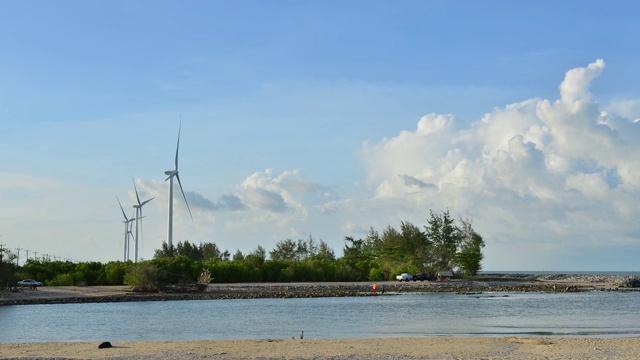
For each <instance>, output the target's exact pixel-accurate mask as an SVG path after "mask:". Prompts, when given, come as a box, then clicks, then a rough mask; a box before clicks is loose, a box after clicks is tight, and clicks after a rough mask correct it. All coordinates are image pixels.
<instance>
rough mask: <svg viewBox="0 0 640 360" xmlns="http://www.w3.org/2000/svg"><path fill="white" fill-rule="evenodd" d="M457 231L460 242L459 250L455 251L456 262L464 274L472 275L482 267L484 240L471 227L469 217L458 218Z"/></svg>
mask: <svg viewBox="0 0 640 360" xmlns="http://www.w3.org/2000/svg"><path fill="white" fill-rule="evenodd" d="M458 232H459V237H460V239H461V242H460V251H459V252H458V253H456V262H457V264H458V266H459V267H460V270H462V271H463V272H464V273H465V274H466V275H469V276H474V275H476V274H478V271H480V270H481V269H482V259H483V258H484V255H483V254H482V248H484V246H485V244H484V240H483V239H482V236H480V234H478V233H477V232H476V231H475V230H474V229H473V226H472V223H471V220H469V219H460V226H459V227H458Z"/></svg>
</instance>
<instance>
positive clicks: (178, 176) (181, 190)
mask: <svg viewBox="0 0 640 360" xmlns="http://www.w3.org/2000/svg"><path fill="white" fill-rule="evenodd" d="M176 179H178V185H180V192H182V197H184V203H185V204H187V209H188V210H189V216H191V221H193V215H192V214H191V208H190V207H189V203H188V202H187V196H186V195H185V194H184V190H183V189H182V183H181V182H180V175H178V174H176Z"/></svg>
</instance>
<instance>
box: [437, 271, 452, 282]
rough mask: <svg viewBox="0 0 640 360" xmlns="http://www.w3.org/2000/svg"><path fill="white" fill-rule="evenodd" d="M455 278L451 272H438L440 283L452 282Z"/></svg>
mask: <svg viewBox="0 0 640 360" xmlns="http://www.w3.org/2000/svg"><path fill="white" fill-rule="evenodd" d="M452 277H453V272H452V271H451V270H441V271H438V278H437V280H438V281H443V280H450V279H451V278H452Z"/></svg>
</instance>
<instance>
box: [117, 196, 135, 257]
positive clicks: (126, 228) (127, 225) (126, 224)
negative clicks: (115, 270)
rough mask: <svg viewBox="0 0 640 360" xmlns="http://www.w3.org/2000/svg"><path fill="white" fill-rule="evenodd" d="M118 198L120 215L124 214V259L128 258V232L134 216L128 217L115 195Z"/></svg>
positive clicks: (129, 232)
mask: <svg viewBox="0 0 640 360" xmlns="http://www.w3.org/2000/svg"><path fill="white" fill-rule="evenodd" d="M116 199H117V200H118V205H120V210H122V216H124V221H123V223H124V261H127V260H129V239H130V238H129V234H131V235H133V234H132V233H131V226H133V221H134V220H135V219H134V218H131V219H129V218H128V217H127V214H125V212H124V209H123V208H122V204H121V203H120V199H118V197H117V196H116Z"/></svg>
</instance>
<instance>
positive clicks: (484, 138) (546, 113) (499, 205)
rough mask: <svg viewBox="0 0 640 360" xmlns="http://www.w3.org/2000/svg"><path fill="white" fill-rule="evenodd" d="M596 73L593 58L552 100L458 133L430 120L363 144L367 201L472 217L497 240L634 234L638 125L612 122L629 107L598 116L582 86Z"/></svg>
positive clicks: (598, 65) (498, 112) (501, 113)
mask: <svg viewBox="0 0 640 360" xmlns="http://www.w3.org/2000/svg"><path fill="white" fill-rule="evenodd" d="M604 68H605V62H604V61H603V60H597V61H595V62H594V63H592V64H589V65H588V66H586V67H580V68H576V69H572V70H569V71H568V72H567V73H566V75H565V78H564V80H563V81H562V82H561V84H560V86H559V91H560V93H559V95H560V96H559V98H558V99H557V100H555V101H550V100H547V99H526V100H524V101H522V102H519V103H515V104H510V105H507V106H505V107H503V108H499V109H495V110H494V111H492V112H491V113H488V114H486V115H485V116H484V117H483V118H482V119H480V120H479V121H477V122H475V123H473V124H470V125H469V126H467V127H464V126H462V125H460V124H456V118H455V117H454V116H453V115H439V114H430V115H427V116H424V117H423V118H422V119H420V121H419V122H418V124H417V127H416V129H415V130H413V131H402V132H401V133H400V134H399V135H397V136H396V137H391V138H385V139H383V140H381V141H380V142H379V143H370V142H367V143H365V144H364V145H363V147H362V149H361V157H362V160H363V162H364V163H365V166H366V170H367V182H366V184H367V186H368V187H369V188H370V189H371V190H372V191H373V192H374V194H375V195H374V200H375V199H377V200H378V201H383V200H384V201H388V200H389V199H395V200H399V199H401V200H402V201H404V202H405V203H410V204H413V211H414V212H415V211H416V209H420V210H421V211H423V212H424V210H423V209H425V208H427V209H429V208H431V209H435V210H439V209H445V208H448V209H450V210H452V211H454V212H455V213H460V214H463V215H465V216H472V217H474V219H475V223H476V224H477V225H478V226H479V227H481V228H483V229H485V231H487V233H486V234H487V235H490V236H491V237H493V238H494V239H495V240H496V241H507V242H509V241H518V239H520V238H522V237H521V234H522V233H523V232H527V233H529V234H531V233H533V234H536V235H537V236H538V237H539V238H540V241H547V242H548V241H551V242H560V241H566V240H567V239H569V241H586V242H589V241H598V240H599V239H601V238H602V236H604V234H606V232H607V231H610V230H611V229H612V228H616V227H617V228H618V230H617V233H623V234H624V233H625V232H627V231H628V232H629V233H633V232H634V231H635V232H637V231H638V225H635V224H636V223H637V221H634V217H635V216H637V214H638V213H639V212H640V211H639V210H640V205H639V204H640V202H639V201H638V200H640V158H639V157H638V156H637V154H640V143H639V142H638V140H637V139H638V138H640V123H639V122H637V121H635V120H636V117H630V118H625V117H623V116H621V115H620V114H622V113H626V114H632V113H634V112H635V114H636V115H634V116H637V115H638V112H637V109H636V106H637V105H635V104H636V103H635V102H627V103H625V104H624V105H625V106H623V105H621V104H617V105H616V106H615V108H618V109H623V110H625V111H618V112H615V111H609V112H607V111H603V110H601V109H600V105H599V104H598V103H597V102H596V101H595V100H594V99H593V96H592V94H591V92H590V90H589V88H590V86H591V85H592V83H593V82H594V80H596V79H597V78H598V77H599V76H600V75H601V74H602V72H603V70H604ZM407 213H408V214H410V211H409V212H407ZM595 219H597V221H596V220H595ZM352 227H355V225H352ZM624 237H625V235H621V236H620V239H619V240H621V241H622V240H623V239H622V238H624Z"/></svg>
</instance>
